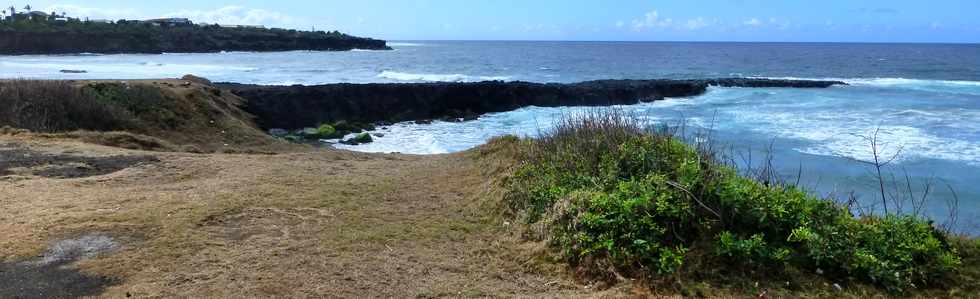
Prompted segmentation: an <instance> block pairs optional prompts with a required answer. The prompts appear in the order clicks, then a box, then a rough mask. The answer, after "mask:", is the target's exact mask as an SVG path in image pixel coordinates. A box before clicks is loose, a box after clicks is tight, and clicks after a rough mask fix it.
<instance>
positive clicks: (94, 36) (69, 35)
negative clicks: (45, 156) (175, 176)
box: [0, 6, 391, 55]
mask: <svg viewBox="0 0 980 299" xmlns="http://www.w3.org/2000/svg"><path fill="white" fill-rule="evenodd" d="M354 49H367V50H390V49H391V48H390V47H388V45H387V42H386V41H384V40H378V39H372V38H363V37H356V36H351V35H348V34H344V33H340V32H337V31H299V30H293V29H280V28H266V27H265V26H261V25H238V24H234V25H231V24H195V23H194V22H192V21H191V20H189V19H186V18H160V19H149V20H116V21H111V20H95V19H87V18H86V19H80V18H72V17H68V16H66V15H65V14H64V13H61V14H58V13H56V12H51V13H47V12H41V11H32V10H30V6H28V7H24V10H23V12H21V11H19V10H18V9H16V8H15V7H13V6H11V7H9V8H6V9H4V10H3V15H2V18H0V55H31V54H77V53H100V54H120V53H153V54H156V53H165V52H166V53H207V52H221V51H256V52H268V51H293V50H313V51H348V50H354Z"/></svg>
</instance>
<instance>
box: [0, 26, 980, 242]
mask: <svg viewBox="0 0 980 299" xmlns="http://www.w3.org/2000/svg"><path fill="white" fill-rule="evenodd" d="M392 45H393V47H394V48H395V49H396V50H395V51H357V52H306V51H297V52H279V53H214V54H164V55H74V56H16V57H10V56H6V57H0V77H5V78H11V77H36V78H71V79H80V78H100V79H126V78H160V77H179V76H182V75H184V74H188V73H192V74H196V75H200V76H204V77H208V78H210V79H212V80H214V81H230V82H243V83H259V84H318V83H333V82H355V83H356V82H430V81H481V80H523V81H533V82H577V81H584V80H593V79H652V78H678V79H680V78H707V77H778V78H784V77H791V78H818V79H825V78H831V79H838V80H843V81H846V82H848V83H850V84H851V85H850V86H839V87H833V88H829V89H778V88H777V89H744V88H713V89H711V90H710V91H709V92H708V93H707V94H705V95H703V96H699V97H693V98H683V99H668V100H666V101H662V102H656V103H647V104H636V105H628V106H622V107H620V108H621V109H625V110H629V111H632V112H634V113H636V114H637V115H640V116H642V117H645V118H646V119H647V120H649V121H650V122H651V123H668V124H673V125H678V124H684V125H685V126H687V127H688V130H689V131H698V130H703V131H710V132H711V133H712V136H713V139H714V140H713V141H715V142H717V143H719V144H721V145H723V146H726V147H729V148H730V149H731V153H732V156H733V157H735V158H737V159H740V160H741V161H742V162H740V163H742V164H745V161H746V160H748V159H747V158H743V157H747V156H748V155H749V153H751V155H752V156H753V157H754V159H753V161H754V162H756V163H758V162H760V161H761V160H762V159H761V157H763V156H765V152H766V150H765V149H767V148H768V147H769V146H770V145H772V153H773V156H774V160H773V161H774V162H775V166H776V168H777V170H778V172H779V173H780V174H781V175H782V176H783V178H784V179H787V180H789V181H793V182H795V181H796V180H797V174H798V173H800V172H799V170H800V169H802V170H803V171H802V174H803V175H802V177H800V178H799V181H800V184H801V185H802V186H804V187H806V188H808V189H810V190H812V192H813V193H815V194H818V195H821V196H836V197H841V196H842V195H843V194H846V193H849V192H851V191H854V192H855V194H856V196H858V198H859V199H860V201H859V202H860V203H861V204H862V205H868V206H870V207H869V209H871V210H874V211H880V210H881V209H882V207H881V206H880V205H878V206H872V205H874V204H876V203H878V202H880V197H879V196H880V195H879V193H878V191H877V190H878V187H877V182H876V181H875V180H874V179H873V178H872V177H871V176H870V175H869V170H870V169H869V168H868V167H867V166H866V165H863V164H861V163H860V162H856V161H857V160H870V159H872V157H873V154H872V151H871V149H870V145H869V143H868V142H867V140H865V137H867V136H869V135H870V134H872V133H873V132H874V131H875V130H876V129H879V130H880V139H881V142H882V143H884V152H883V153H882V155H883V156H889V157H891V156H895V155H896V154H897V158H896V160H895V162H894V163H893V164H892V165H890V166H889V167H888V168H887V169H886V170H887V171H888V172H890V173H894V174H895V175H896V176H898V177H899V178H902V180H901V181H902V182H903V183H904V182H905V181H904V175H905V174H906V173H907V174H908V175H909V178H910V180H911V181H912V189H913V192H915V193H917V194H921V192H923V186H924V182H926V181H929V180H931V181H932V182H933V189H932V190H931V192H930V195H931V196H930V197H931V201H929V202H928V203H927V205H926V207H925V208H924V212H925V213H926V214H927V215H928V216H930V217H933V218H935V219H936V220H937V222H939V223H943V222H946V221H948V220H949V217H947V212H946V211H948V209H947V208H946V202H948V201H951V200H953V199H956V198H958V199H959V208H958V210H959V213H960V216H959V219H960V221H959V222H958V223H957V224H956V228H957V229H958V230H959V231H961V232H967V233H971V234H978V233H980V222H978V221H977V220H976V219H977V216H980V45H952V44H832V43H828V44H799V43H610V42H442V41H422V42H402V43H393V44H392ZM61 69H82V70H86V71H88V73H86V74H62V73H60V72H58V71H59V70H61ZM585 110H586V109H585V108H575V107H565V108H539V107H528V108H525V109H521V110H517V111H512V112H506V113H497V114H491V115H487V116H485V117H483V118H482V119H480V120H478V121H474V122H467V123H461V124H458V123H442V122H436V123H434V124H432V125H413V124H398V125H395V126H392V127H390V128H388V129H386V130H384V133H385V134H386V135H385V137H383V138H378V139H377V142H375V143H373V144H370V145H366V146H359V147H346V148H349V149H352V150H360V151H375V152H405V153H418V154H432V153H446V152H455V151H461V150H466V149H468V148H472V147H474V146H477V145H479V144H482V143H483V142H485V141H486V140H487V139H489V138H490V137H493V136H498V135H501V134H517V135H527V136H535V135H537V134H539V133H541V132H547V131H548V129H549V127H550V126H551V123H552V122H553V121H554V120H555V119H556V118H558V117H561V116H563V115H567V114H570V113H581V112H583V111H585ZM903 187H904V186H903ZM892 192H893V193H899V192H896V191H894V190H892ZM895 208H896V207H894V206H893V207H892V210H893V211H894V210H895ZM905 210H911V206H910V205H909V204H906V205H905Z"/></svg>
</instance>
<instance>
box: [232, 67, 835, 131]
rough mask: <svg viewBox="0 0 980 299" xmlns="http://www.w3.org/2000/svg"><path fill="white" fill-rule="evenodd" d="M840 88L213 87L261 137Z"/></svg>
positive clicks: (606, 83) (772, 83)
mask: <svg viewBox="0 0 980 299" xmlns="http://www.w3.org/2000/svg"><path fill="white" fill-rule="evenodd" d="M835 85H847V84H846V83H844V82H840V81H818V80H785V79H762V78H720V79H692V80H600V81H587V82H581V83H572V84H559V83H530V82H501V81H488V82H476V83H374V84H346V83H343V84H325V85H315V86H302V85H294V86H263V85H247V84H235V83H218V84H216V86H217V87H218V88H221V89H226V90H229V91H231V92H232V93H234V94H236V95H238V96H240V97H242V98H244V99H246V104H245V105H244V107H243V108H244V110H245V111H247V112H249V113H250V114H252V115H254V116H255V117H256V118H255V121H256V123H257V124H258V125H259V127H261V128H263V129H272V128H282V129H300V128H304V127H315V126H318V125H320V124H324V123H335V122H338V121H348V122H353V123H378V122H382V123H383V122H401V121H422V122H425V121H428V120H432V119H443V120H450V121H461V120H468V119H474V118H475V117H477V116H479V115H481V114H485V113H493V112H505V111H510V110H515V109H519V108H522V107H527V106H539V107H557V106H608V105H620V104H635V103H637V102H650V101H657V100H662V99H664V98H670V97H690V96H697V95H701V94H704V93H705V92H707V90H708V87H709V86H721V87H747V88H755V87H770V88H828V87H831V86H835Z"/></svg>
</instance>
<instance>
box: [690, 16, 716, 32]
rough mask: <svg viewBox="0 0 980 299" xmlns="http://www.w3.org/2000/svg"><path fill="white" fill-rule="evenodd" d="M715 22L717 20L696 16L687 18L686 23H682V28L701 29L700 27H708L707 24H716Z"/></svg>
mask: <svg viewBox="0 0 980 299" xmlns="http://www.w3.org/2000/svg"><path fill="white" fill-rule="evenodd" d="M717 23H718V20H705V19H704V18H703V17H697V18H695V19H690V20H687V23H686V24H684V28H687V29H690V30H698V29H701V28H705V27H708V26H711V25H714V24H717Z"/></svg>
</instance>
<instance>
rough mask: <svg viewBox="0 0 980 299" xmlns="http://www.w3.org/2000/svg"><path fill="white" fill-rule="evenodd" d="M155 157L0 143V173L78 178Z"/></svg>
mask: <svg viewBox="0 0 980 299" xmlns="http://www.w3.org/2000/svg"><path fill="white" fill-rule="evenodd" d="M158 161H159V160H157V159H156V158H155V157H153V156H147V155H126V156H105V157H92V156H81V155H72V154H55V153H45V152H39V151H35V150H31V149H29V148H25V147H23V146H20V145H17V144H10V143H8V144H4V143H0V177H2V176H8V175H14V174H17V175H34V176H41V177H46V178H81V177H89V176H96V175H104V174H109V173H113V172H116V171H119V170H122V169H125V168H129V167H132V166H135V165H138V164H141V163H152V162H158Z"/></svg>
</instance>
